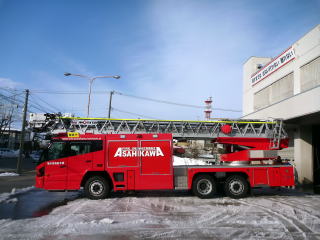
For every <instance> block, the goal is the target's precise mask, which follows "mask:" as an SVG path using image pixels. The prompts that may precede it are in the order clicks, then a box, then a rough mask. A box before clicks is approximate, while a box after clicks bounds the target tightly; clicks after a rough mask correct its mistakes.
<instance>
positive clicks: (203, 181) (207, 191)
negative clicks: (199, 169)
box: [192, 175, 217, 198]
mask: <svg viewBox="0 0 320 240" xmlns="http://www.w3.org/2000/svg"><path fill="white" fill-rule="evenodd" d="M192 191H193V193H194V195H196V196H198V197H199V198H212V197H213V196H214V195H215V194H216V193H217V184H216V181H215V180H214V178H213V177H211V176H210V175H200V176H198V177H196V178H195V180H194V181H193V184H192Z"/></svg>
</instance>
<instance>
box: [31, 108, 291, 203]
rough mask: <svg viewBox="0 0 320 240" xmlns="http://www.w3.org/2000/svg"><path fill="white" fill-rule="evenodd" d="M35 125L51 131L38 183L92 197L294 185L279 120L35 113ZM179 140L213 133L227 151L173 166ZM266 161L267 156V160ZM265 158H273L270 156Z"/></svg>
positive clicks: (204, 193)
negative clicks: (202, 160)
mask: <svg viewBox="0 0 320 240" xmlns="http://www.w3.org/2000/svg"><path fill="white" fill-rule="evenodd" d="M29 128H30V129H31V130H32V131H33V132H36V133H38V134H42V135H43V134H45V135H46V136H50V144H49V146H48V147H47V148H46V149H45V150H44V151H43V153H42V155H41V158H40V161H39V163H38V165H37V167H36V172H37V175H36V187H38V188H43V189H47V190H56V191H69V190H78V189H81V188H84V191H85V193H86V195H87V196H88V197H89V198H91V199H101V198H105V197H107V196H109V194H110V192H111V191H114V192H117V191H135V190H192V192H193V193H194V194H195V195H196V196H198V197H200V198H211V197H213V196H214V195H216V193H217V191H218V185H222V186H223V189H224V191H225V193H226V195H227V196H229V197H232V198H242V197H245V196H247V195H248V193H249V192H250V190H251V188H254V187H262V186H269V187H287V186H294V167H293V165H291V164H290V163H288V162H282V160H281V158H280V157H279V156H278V154H277V152H278V150H281V149H283V148H287V147H288V137H287V134H286V132H285V130H284V128H283V123H282V121H281V120H270V121H261V120H228V119H225V120H217V121H186V120H150V119H108V118H79V117H63V116H61V115H59V114H35V113H32V114H30V120H29ZM173 139H193V140H211V141H213V142H216V143H219V144H224V145H225V146H227V147H226V149H227V150H228V151H227V152H226V153H223V154H220V155H219V158H218V159H217V161H216V162H215V163H214V164H211V165H186V166H174V165H173ZM266 160H268V161H266ZM266 162H267V163H266Z"/></svg>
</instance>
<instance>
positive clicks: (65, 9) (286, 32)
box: [0, 0, 320, 120]
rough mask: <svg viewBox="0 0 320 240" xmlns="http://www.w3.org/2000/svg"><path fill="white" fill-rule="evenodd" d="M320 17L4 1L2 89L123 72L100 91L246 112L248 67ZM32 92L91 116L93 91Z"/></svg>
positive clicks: (219, 5) (197, 114) (102, 104)
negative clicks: (209, 101) (67, 74)
mask: <svg viewBox="0 0 320 240" xmlns="http://www.w3.org/2000/svg"><path fill="white" fill-rule="evenodd" d="M319 13H320V1H319V0H308V1H298V0H297V1H296V0H282V1H239V0H234V1H229V0H227V1H215V0H170V1H169V0H130V1H129V0H127V1H125V0H122V1H107V0H106V1H102V0H101V1H97V0H91V1H84V0H68V1H66V0H64V1H62V0H55V1H53V0H0V36H1V37H0V53H1V54H0V85H1V87H13V88H17V89H25V88H29V89H31V91H32V90H48V91H83V92H85V91H87V89H88V82H87V81H86V80H85V79H81V78H77V77H68V78H66V77H64V76H63V73H64V72H72V73H79V74H86V75H90V76H96V75H121V79H119V80H115V79H99V80H96V81H95V82H94V85H93V89H94V91H110V90H116V91H119V92H123V93H127V94H132V95H137V96H143V97H149V98H156V99H163V100H168V101H172V102H180V103H186V104H192V105H203V101H204V100H205V99H206V98H207V97H209V96H212V97H213V107H214V108H215V107H216V108H228V109H238V110H241V107H242V104H241V102H242V65H243V63H244V62H245V61H246V60H247V59H248V58H249V57H250V56H265V57H275V56H277V55H278V54H279V53H281V52H282V51H283V50H285V49H286V48H288V47H289V46H290V45H291V44H292V43H294V42H295V41H297V40H298V39H299V38H301V37H302V36H303V35H304V34H305V33H307V32H308V31H309V30H311V29H312V28H313V27H315V26H316V25H317V24H319V23H320V14H319ZM32 94H33V96H32V100H33V101H34V102H37V101H40V100H39V97H40V98H41V99H43V100H45V101H46V102H48V103H50V104H51V105H54V106H55V107H56V108H57V109H59V110H61V111H66V112H74V113H76V115H78V116H85V113H86V104H87V95H85V94H82V95H76V94H73V95H71V94H59V95H57V94H43V93H42V94H40V93H36V92H35V93H32ZM108 97H109V96H108V94H107V93H106V94H94V95H93V102H92V106H91V109H92V110H91V111H92V114H91V115H92V116H96V117H104V116H106V114H107V108H108ZM39 103H41V104H42V105H45V104H44V103H43V102H39ZM47 107H48V106H47ZM113 107H115V108H116V109H120V110H124V111H128V112H133V113H139V114H142V115H145V116H150V117H153V118H159V119H192V120H194V119H203V118H204V114H203V110H202V109H197V108H188V107H178V106H173V105H167V104H160V103H154V102H148V101H142V100H138V99H134V98H129V97H124V96H119V95H115V96H114V102H113ZM48 108H49V107H48ZM240 116H241V113H233V112H223V111H214V112H213V117H229V118H237V117H240ZM112 117H117V118H136V117H137V116H134V115H129V114H126V113H121V112H117V111H114V112H113V113H112Z"/></svg>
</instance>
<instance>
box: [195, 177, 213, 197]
mask: <svg viewBox="0 0 320 240" xmlns="http://www.w3.org/2000/svg"><path fill="white" fill-rule="evenodd" d="M197 190H198V192H199V193H200V194H202V195H207V194H209V193H210V192H211V191H212V183H211V182H210V181H209V180H207V179H201V180H200V181H199V182H198V184H197Z"/></svg>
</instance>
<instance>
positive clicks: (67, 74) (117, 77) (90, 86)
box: [64, 72, 120, 117]
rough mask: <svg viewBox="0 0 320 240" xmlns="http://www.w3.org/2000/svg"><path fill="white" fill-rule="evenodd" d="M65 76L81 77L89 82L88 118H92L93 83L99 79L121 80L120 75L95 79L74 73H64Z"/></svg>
mask: <svg viewBox="0 0 320 240" xmlns="http://www.w3.org/2000/svg"><path fill="white" fill-rule="evenodd" d="M64 75H65V76H67V77H68V76H76V77H81V78H85V79H88V80H89V94H88V106H87V117H89V116H90V101H91V89H92V83H93V82H94V80H96V79H97V78H115V79H119V78H120V76H119V75H114V76H95V77H89V76H86V75H82V74H73V73H68V72H66V73H64Z"/></svg>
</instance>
